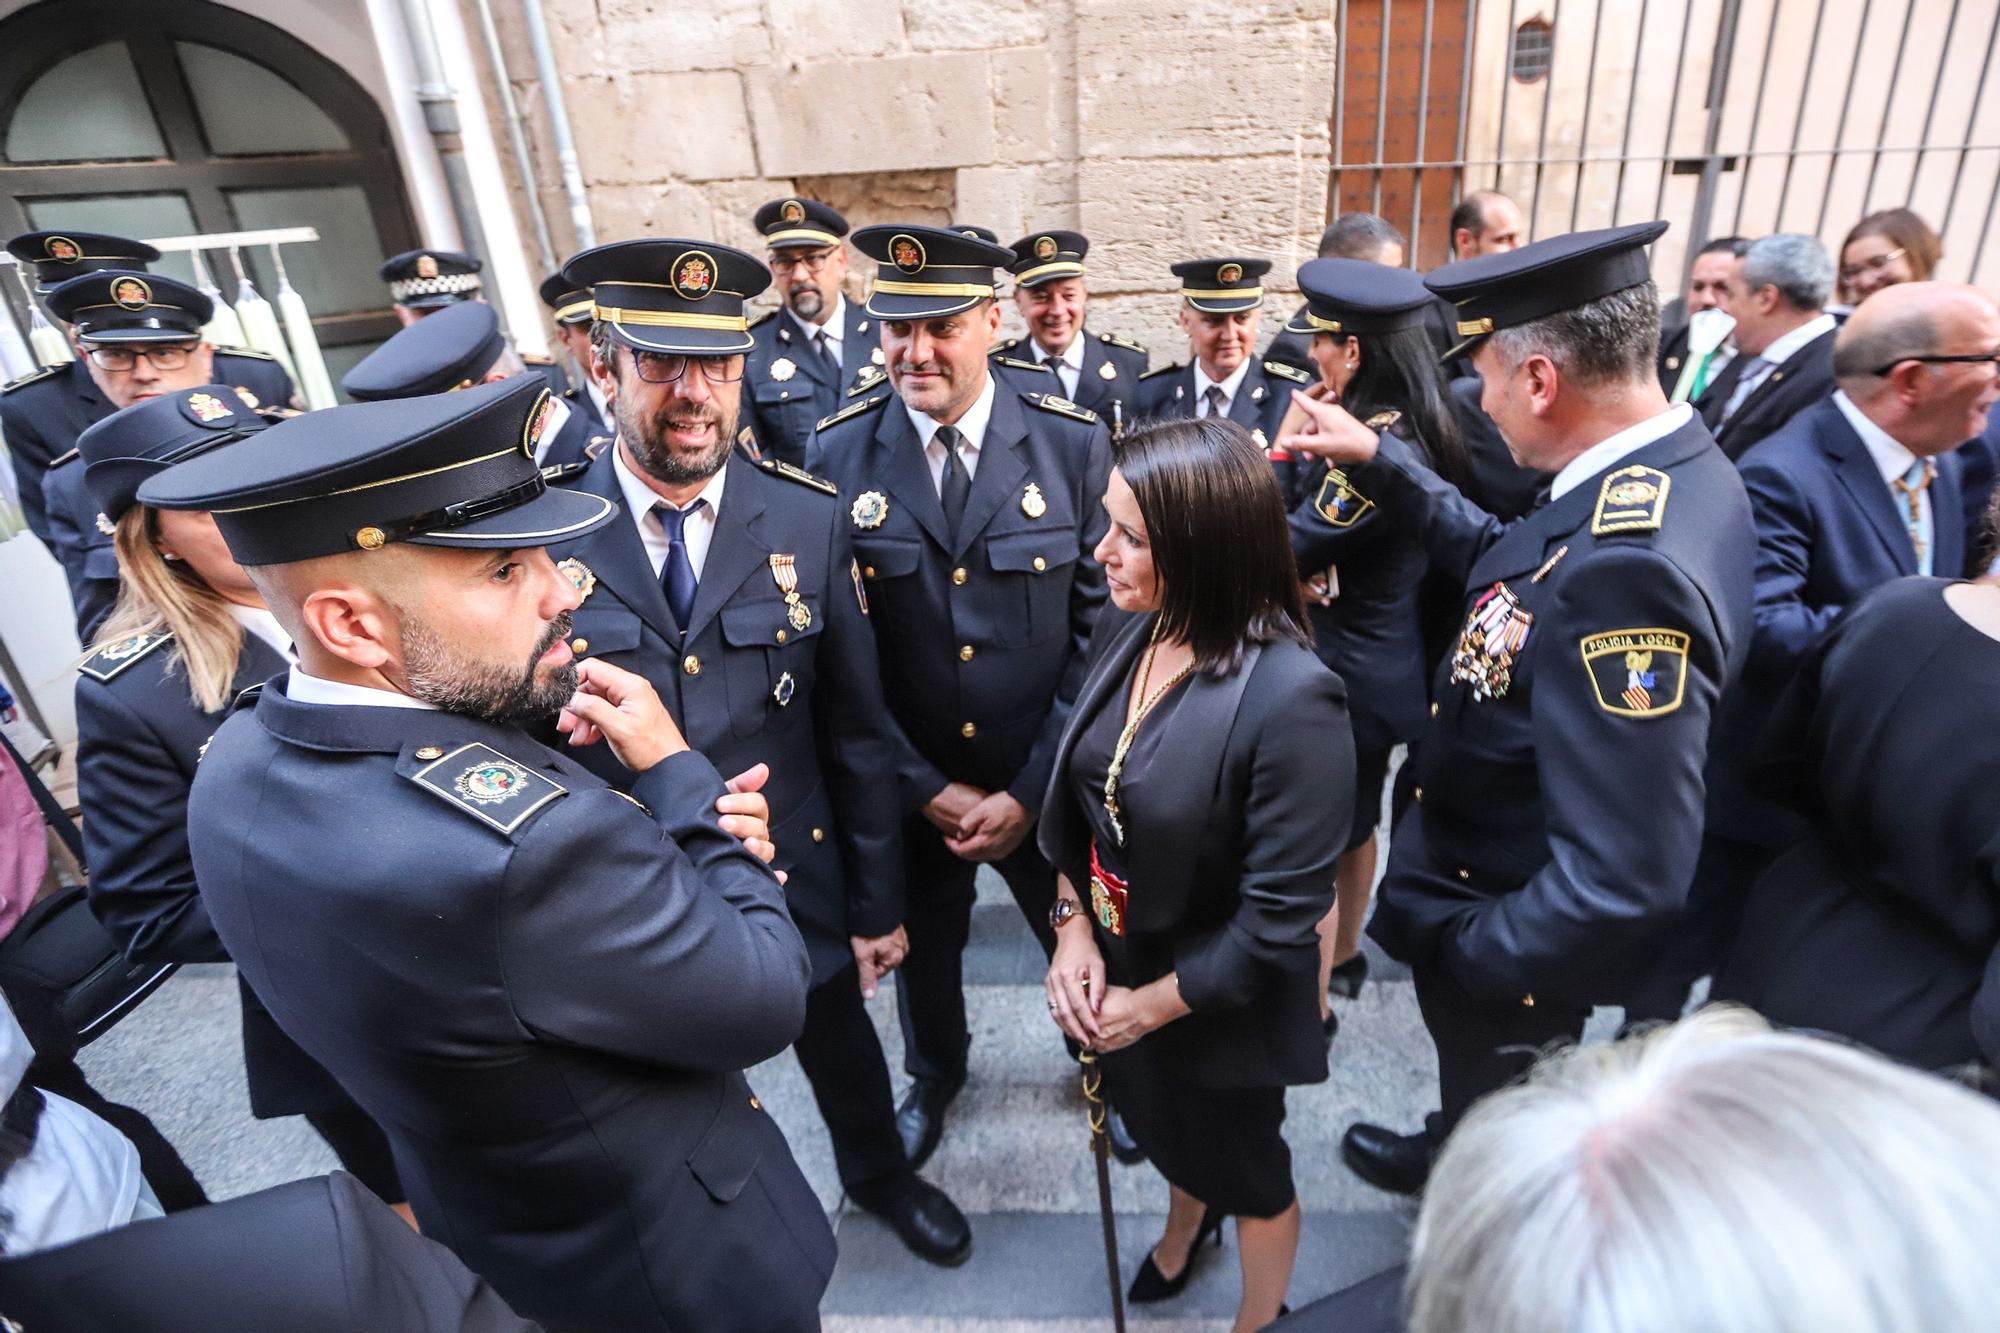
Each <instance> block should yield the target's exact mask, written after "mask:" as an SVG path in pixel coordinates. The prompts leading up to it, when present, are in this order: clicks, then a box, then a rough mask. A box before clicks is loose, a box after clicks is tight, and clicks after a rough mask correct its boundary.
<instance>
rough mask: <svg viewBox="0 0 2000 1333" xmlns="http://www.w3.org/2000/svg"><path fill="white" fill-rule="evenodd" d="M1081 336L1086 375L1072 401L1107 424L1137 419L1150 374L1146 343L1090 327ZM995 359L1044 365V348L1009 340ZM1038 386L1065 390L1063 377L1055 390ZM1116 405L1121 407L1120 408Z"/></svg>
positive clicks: (996, 350)
mask: <svg viewBox="0 0 2000 1333" xmlns="http://www.w3.org/2000/svg"><path fill="white" fill-rule="evenodd" d="M1078 336H1079V337H1081V338H1082V339H1083V373H1082V374H1080V375H1078V376H1077V377H1076V392H1075V393H1074V394H1072V395H1070V401H1071V402H1073V403H1075V404H1076V405H1077V406H1078V407H1086V408H1089V409H1090V410H1091V411H1093V412H1095V413H1097V415H1098V416H1100V417H1103V418H1104V420H1105V421H1107V422H1115V421H1121V420H1122V421H1131V420H1133V418H1134V417H1135V416H1136V415H1137V411H1136V408H1137V403H1138V397H1139V377H1140V376H1142V375H1144V374H1145V373H1146V347H1145V344H1143V343H1135V342H1133V341H1132V340H1131V339H1129V338H1121V337H1119V336H1118V335H1117V334H1115V333H1092V332H1091V331H1090V330H1089V329H1088V328H1086V329H1084V330H1083V332H1082V333H1081V334H1079V335H1078ZM993 356H994V358H995V359H996V360H997V359H999V358H1000V357H1003V356H1004V357H1006V358H1007V359H1009V360H1012V361H1024V362H1027V363H1029V364H1034V365H1039V364H1041V362H1042V359H1043V353H1042V349H1041V348H1039V347H1037V346H1036V345H1035V340H1034V339H1033V338H1009V339H1008V340H1007V341H1006V342H1004V343H1002V344H1000V345H999V346H998V347H996V348H994V349H993ZM1035 387H1036V388H1037V389H1040V390H1042V391H1044V392H1048V393H1054V394H1061V393H1062V391H1063V390H1062V380H1061V378H1060V377H1058V379H1057V380H1056V383H1055V385H1054V386H1053V387H1050V386H1048V385H1042V384H1038V385H1036V386H1035ZM1113 403H1116V404H1117V407H1116V409H1114V408H1113V407H1112V404H1113Z"/></svg>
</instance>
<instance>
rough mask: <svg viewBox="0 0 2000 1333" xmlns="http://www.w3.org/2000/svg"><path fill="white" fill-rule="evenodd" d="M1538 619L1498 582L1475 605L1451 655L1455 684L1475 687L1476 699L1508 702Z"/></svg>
mask: <svg viewBox="0 0 2000 1333" xmlns="http://www.w3.org/2000/svg"><path fill="white" fill-rule="evenodd" d="M1534 623H1535V618H1534V617H1533V616H1532V615H1530V614H1528V613H1527V612H1526V611H1523V610H1522V609H1521V599H1520V598H1519V597H1517V596H1515V595H1514V590H1513V589H1512V588H1509V587H1508V586H1507V585H1506V584H1505V583H1495V584H1494V585H1493V586H1492V587H1491V588H1488V589H1487V590H1486V591H1485V592H1484V593H1482V594H1481V595H1480V598H1479V600H1478V601H1476V602H1474V603H1473V604H1472V614H1470V615H1468V616H1467V617H1466V618H1465V628H1464V629H1462V630H1460V631H1459V632H1458V646H1457V647H1456V648H1454V649H1453V651H1452V654H1451V681H1452V684H1454V685H1460V684H1469V685H1471V686H1472V697H1473V698H1474V699H1504V698H1506V697H1507V691H1508V689H1509V688H1510V687H1511V686H1512V685H1513V683H1514V660H1515V659H1516V658H1517V657H1519V656H1520V654H1521V649H1522V648H1523V647H1525V646H1526V645H1527V642H1528V629H1529V627H1530V626H1532V625H1533V624H1534Z"/></svg>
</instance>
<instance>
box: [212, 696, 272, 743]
mask: <svg viewBox="0 0 2000 1333" xmlns="http://www.w3.org/2000/svg"><path fill="white" fill-rule="evenodd" d="M263 694H264V682H263V681H261V680H260V681H258V682H257V683H256V684H255V685H251V686H248V687H246V688H244V689H241V690H238V691H237V692H236V697H235V698H234V699H231V700H230V701H229V711H230V712H231V713H240V712H242V711H243V710H244V709H246V708H254V707H256V705H257V700H258V699H259V698H261V697H263ZM209 739H210V740H214V739H215V738H214V737H213V736H211V737H209ZM204 748H206V747H204Z"/></svg>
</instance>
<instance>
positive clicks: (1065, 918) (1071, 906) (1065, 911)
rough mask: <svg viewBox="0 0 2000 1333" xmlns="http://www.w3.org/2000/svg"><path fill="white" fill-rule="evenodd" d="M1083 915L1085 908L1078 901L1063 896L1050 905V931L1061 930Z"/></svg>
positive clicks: (1059, 895) (1060, 895)
mask: <svg viewBox="0 0 2000 1333" xmlns="http://www.w3.org/2000/svg"><path fill="white" fill-rule="evenodd" d="M1082 915H1083V908H1082V907H1081V906H1079V905H1078V903H1077V901H1076V899H1074V898H1071V897H1067V896H1065V895H1062V894H1058V895H1057V896H1056V900H1055V901H1054V902H1053V903H1050V904H1049V929H1050V930H1061V929H1062V928H1063V926H1064V925H1065V924H1067V923H1068V922H1070V921H1072V920H1074V919H1075V918H1077V917H1080V916H1082Z"/></svg>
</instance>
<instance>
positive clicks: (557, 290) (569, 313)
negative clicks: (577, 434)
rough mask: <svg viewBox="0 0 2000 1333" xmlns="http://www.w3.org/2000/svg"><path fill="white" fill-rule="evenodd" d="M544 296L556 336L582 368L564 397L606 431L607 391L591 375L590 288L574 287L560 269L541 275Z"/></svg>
mask: <svg viewBox="0 0 2000 1333" xmlns="http://www.w3.org/2000/svg"><path fill="white" fill-rule="evenodd" d="M541 297H542V304H543V305H545V306H547V307H548V308H549V318H551V319H552V320H554V321H555V326H556V340H557V341H558V342H560V343H561V344H562V347H563V350H564V351H566V352H568V353H569V355H570V360H572V361H574V362H575V363H576V368H577V370H578V371H579V372H580V378H579V379H578V380H577V382H576V384H574V385H572V386H571V387H570V389H569V390H568V391H567V392H565V393H564V394H563V397H564V399H565V400H566V401H567V402H568V403H569V405H570V406H571V407H574V408H576V409H577V410H579V411H581V412H582V413H584V415H586V416H588V417H589V418H590V420H591V429H592V431H594V432H599V433H607V432H608V431H609V429H610V424H611V408H610V407H609V406H608V405H607V404H606V403H605V401H604V391H603V390H602V389H600V388H598V387H597V381H595V380H593V379H592V378H591V377H590V292H589V291H588V290H586V289H583V288H578V287H572V286H571V285H570V284H569V281H568V279H566V278H564V277H563V275H562V274H560V273H551V274H549V276H548V277H546V278H544V279H542V286H541Z"/></svg>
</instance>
